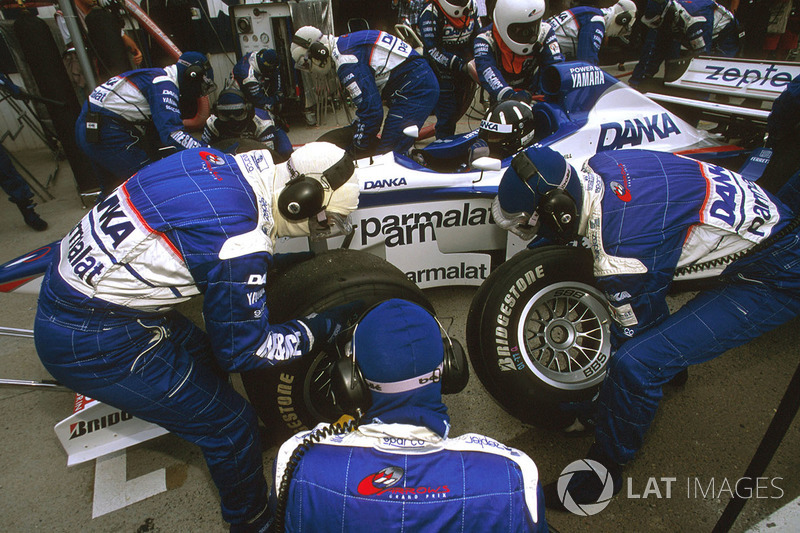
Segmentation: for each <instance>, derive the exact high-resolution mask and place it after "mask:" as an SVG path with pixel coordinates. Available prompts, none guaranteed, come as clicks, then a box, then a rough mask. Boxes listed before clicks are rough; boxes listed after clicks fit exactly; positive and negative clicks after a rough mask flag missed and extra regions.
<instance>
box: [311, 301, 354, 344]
mask: <svg viewBox="0 0 800 533" xmlns="http://www.w3.org/2000/svg"><path fill="white" fill-rule="evenodd" d="M365 309H366V303H365V302H364V300H355V301H353V302H349V303H346V304H342V305H337V306H336V307H331V308H330V309H326V310H325V311H321V312H319V313H313V314H311V315H308V316H307V317H304V318H301V319H300V320H301V321H302V322H304V323H305V324H306V325H307V326H308V329H310V330H311V333H312V334H313V335H314V344H316V343H318V342H320V343H323V344H332V343H333V342H334V341H335V340H336V336H337V335H338V334H339V333H340V332H341V331H342V330H343V329H345V328H347V327H349V326H351V325H353V324H355V322H356V320H358V317H359V316H361V313H363V312H364V310H365ZM312 348H313V346H312Z"/></svg>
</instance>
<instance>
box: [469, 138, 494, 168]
mask: <svg viewBox="0 0 800 533" xmlns="http://www.w3.org/2000/svg"><path fill="white" fill-rule="evenodd" d="M489 155H490V151H489V143H487V142H486V141H485V140H483V139H478V140H477V141H475V142H474V143H472V144H471V145H470V147H469V150H468V152H467V162H468V163H469V166H472V163H474V162H475V160H476V159H478V158H479V157H489Z"/></svg>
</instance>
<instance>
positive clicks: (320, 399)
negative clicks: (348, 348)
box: [303, 350, 344, 422]
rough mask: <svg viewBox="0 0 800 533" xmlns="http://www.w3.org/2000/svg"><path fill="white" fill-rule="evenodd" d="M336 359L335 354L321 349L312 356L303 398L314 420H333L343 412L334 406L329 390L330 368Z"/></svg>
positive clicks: (331, 392)
mask: <svg viewBox="0 0 800 533" xmlns="http://www.w3.org/2000/svg"><path fill="white" fill-rule="evenodd" d="M337 359H338V356H336V355H335V354H329V353H328V352H327V351H325V350H323V351H322V352H320V353H318V354H317V356H316V357H315V358H314V361H313V362H312V363H311V367H310V368H309V369H308V372H307V373H306V378H305V381H304V383H303V398H304V400H305V404H306V407H307V408H308V410H309V413H310V414H311V416H312V417H313V418H314V420H322V421H325V422H333V421H335V420H338V419H339V417H341V416H342V414H344V412H343V411H342V410H341V409H339V408H338V407H336V404H335V403H334V400H333V391H332V390H331V369H332V368H333V364H334V362H335V361H336V360H337Z"/></svg>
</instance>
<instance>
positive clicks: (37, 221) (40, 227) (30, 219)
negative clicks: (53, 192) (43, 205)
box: [14, 198, 47, 231]
mask: <svg viewBox="0 0 800 533" xmlns="http://www.w3.org/2000/svg"><path fill="white" fill-rule="evenodd" d="M14 203H15V204H17V207H18V208H19V211H20V213H22V218H24V219H25V223H26V224H27V225H28V226H30V227H32V228H33V229H35V230H36V231H44V230H46V229H47V222H45V221H44V220H42V217H40V216H39V214H38V213H37V212H36V211H34V209H33V207H34V203H33V200H32V199H30V198H25V199H24V200H16V201H14Z"/></svg>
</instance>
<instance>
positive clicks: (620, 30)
mask: <svg viewBox="0 0 800 533" xmlns="http://www.w3.org/2000/svg"><path fill="white" fill-rule="evenodd" d="M603 18H604V19H605V24H606V36H607V37H618V36H620V35H627V34H629V33H630V32H631V29H632V28H633V22H634V20H636V4H634V3H633V0H619V2H617V3H616V4H614V5H613V6H611V7H608V8H606V9H603Z"/></svg>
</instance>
